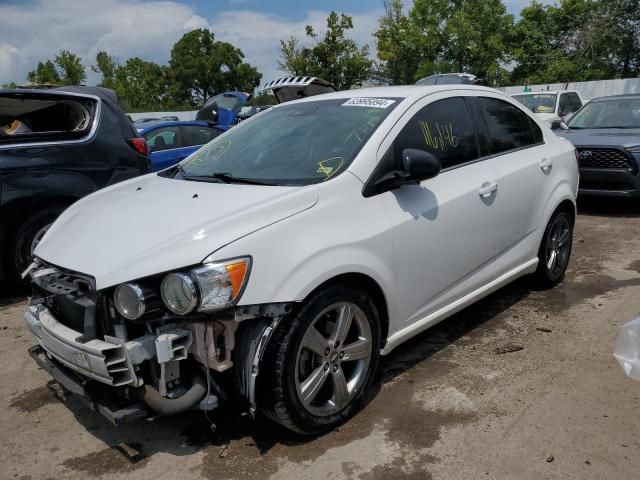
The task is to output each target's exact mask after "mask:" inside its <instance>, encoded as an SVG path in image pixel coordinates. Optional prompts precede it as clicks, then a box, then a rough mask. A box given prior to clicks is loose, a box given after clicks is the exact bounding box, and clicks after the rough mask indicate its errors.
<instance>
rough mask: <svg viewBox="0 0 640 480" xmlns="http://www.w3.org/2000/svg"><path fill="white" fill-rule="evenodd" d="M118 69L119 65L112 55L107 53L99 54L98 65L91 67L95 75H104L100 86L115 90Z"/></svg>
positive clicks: (97, 57) (97, 56)
mask: <svg viewBox="0 0 640 480" xmlns="http://www.w3.org/2000/svg"><path fill="white" fill-rule="evenodd" d="M118 67H119V65H118V63H117V62H116V60H115V59H114V58H113V57H112V56H111V55H109V54H108V53H107V52H105V51H100V52H98V53H97V54H96V64H95V65H92V66H91V70H93V71H94V72H95V73H100V74H102V81H101V82H100V83H99V84H98V86H100V87H105V88H112V89H115V88H116V71H117V69H118Z"/></svg>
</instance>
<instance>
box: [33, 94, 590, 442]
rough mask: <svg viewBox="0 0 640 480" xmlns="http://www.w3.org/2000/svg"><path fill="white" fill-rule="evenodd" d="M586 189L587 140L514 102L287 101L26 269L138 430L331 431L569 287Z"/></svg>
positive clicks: (41, 340) (418, 98)
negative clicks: (478, 325)
mask: <svg viewBox="0 0 640 480" xmlns="http://www.w3.org/2000/svg"><path fill="white" fill-rule="evenodd" d="M577 187H578V168H577V163H576V157H575V152H574V148H573V146H571V144H570V143H569V142H567V141H566V140H564V139H562V138H559V137H557V136H556V135H554V134H553V133H552V132H551V131H550V130H549V129H547V127H545V126H544V125H543V124H542V123H541V122H540V121H539V120H537V119H536V118H535V117H534V116H533V115H532V114H531V113H530V112H528V111H526V110H525V109H524V108H523V107H522V106H521V105H520V104H519V103H517V102H516V101H514V100H512V99H511V98H510V97H508V96H506V95H504V94H502V93H500V92H498V91H495V90H492V89H488V88H484V87H475V86H468V85H459V86H451V85H446V86H431V87H422V86H407V87H385V88H373V89H362V90H355V91H348V92H336V93H330V94H326V95H319V96H314V97H311V98H308V99H304V100H300V101H294V102H290V103H286V104H282V105H279V106H276V107H274V108H271V109H269V110H266V111H264V112H261V113H260V114H258V115H256V116H255V117H253V118H251V119H250V120H248V121H246V122H243V123H242V124H240V125H239V126H237V127H234V128H232V129H231V130H230V131H228V132H226V133H224V134H223V135H221V136H219V137H218V138H216V139H215V140H214V141H212V142H211V143H209V144H207V145H206V146H204V147H203V148H201V149H200V150H198V151H197V152H195V153H194V154H192V155H191V156H190V157H189V158H187V159H186V160H185V161H183V162H182V163H181V164H180V165H179V166H176V167H173V168H171V169H169V170H165V171H163V172H160V173H158V174H151V175H147V176H144V177H139V178H136V179H133V180H130V181H127V182H123V183H121V184H118V185H116V186H113V187H110V188H107V189H104V190H102V191H100V192H98V193H95V194H93V195H90V196H88V197H86V198H84V199H82V200H80V201H79V202H77V203H76V204H74V205H73V206H71V207H70V208H69V209H68V210H66V212H64V214H62V215H61V216H60V218H59V219H58V220H57V221H56V222H55V224H54V225H53V226H52V227H51V228H50V230H49V231H48V233H47V234H46V236H45V237H44V239H43V240H42V241H41V243H40V244H39V245H38V247H37V249H36V251H35V255H36V258H35V260H34V263H33V265H32V266H31V267H30V269H28V270H27V272H26V274H28V275H30V276H31V278H32V281H33V284H34V292H35V293H34V296H33V297H32V299H31V303H30V306H29V308H28V311H27V313H26V322H27V325H28V327H29V329H30V330H31V332H32V333H33V334H34V335H35V337H36V339H37V342H38V345H37V346H35V347H33V348H32V350H31V354H32V356H33V357H34V358H35V359H36V361H38V363H39V364H40V365H41V366H43V367H44V368H46V369H48V370H49V371H50V372H51V373H52V374H53V376H54V377H55V378H56V379H57V380H58V381H59V382H60V383H61V384H62V385H63V386H64V387H65V388H67V389H68V390H70V391H73V392H75V393H79V394H81V395H87V396H89V397H90V398H91V401H92V402H93V405H100V409H99V410H100V411H101V412H102V413H103V414H105V415H107V416H108V417H110V418H111V420H112V421H114V422H116V423H118V422H121V421H124V420H127V419H129V418H131V417H137V416H140V415H145V414H146V413H147V412H148V410H154V411H155V412H159V413H162V414H175V413H179V412H182V411H184V410H187V409H191V408H200V409H211V408H214V407H215V406H216V404H217V400H218V398H222V397H225V398H234V399H239V400H240V401H243V402H245V403H246V407H247V409H248V410H249V411H250V412H251V413H252V414H255V413H256V412H257V411H260V412H263V413H266V414H267V415H268V416H270V417H271V418H272V419H274V420H276V421H277V422H280V423H281V424H283V425H285V426H286V427H289V428H291V429H293V430H296V431H299V432H306V433H318V432H322V431H325V430H327V429H330V428H332V427H334V426H335V425H336V424H338V423H339V422H341V421H343V420H345V419H346V418H348V417H349V416H350V415H351V414H352V413H353V412H354V410H355V409H356V408H358V406H359V404H361V403H362V402H363V400H364V398H365V393H366V392H367V390H368V389H369V387H370V385H371V383H372V380H373V378H374V376H375V374H376V369H377V367H378V361H379V358H380V355H385V354H387V353H389V352H390V351H391V350H393V349H394V348H396V347H397V346H398V345H400V344H401V343H402V342H404V341H405V340H407V339H409V338H410V337H412V336H414V335H416V334H418V333H419V332H422V331H423V330H425V329H427V328H429V327H431V326H432V325H434V324H436V323H438V322H439V321H441V320H443V319H445V318H446V317H448V316H450V315H452V314H453V313H454V312H456V311H458V310H460V309H462V308H464V307H465V306H467V305H469V304H471V303H473V302H475V301H476V300H478V299H479V298H481V297H484V296H485V295H487V294H489V293H490V292H493V291H495V290H497V289H499V288H500V287H501V286H503V285H505V284H507V283H508V282H511V281H512V280H514V279H516V278H518V277H521V276H523V275H526V274H535V276H536V277H537V278H538V280H539V281H541V282H542V283H543V284H545V285H547V286H553V285H555V284H556V283H558V282H560V281H561V280H562V278H563V276H564V272H565V269H566V267H567V263H568V262H569V256H570V253H571V241H572V232H573V224H574V218H575V199H576V190H577ZM118 397H121V400H120V403H119V405H120V406H119V407H115V406H113V402H112V400H113V399H114V398H118ZM127 402H128V404H127ZM123 404H124V405H126V406H125V407H122V405H123Z"/></svg>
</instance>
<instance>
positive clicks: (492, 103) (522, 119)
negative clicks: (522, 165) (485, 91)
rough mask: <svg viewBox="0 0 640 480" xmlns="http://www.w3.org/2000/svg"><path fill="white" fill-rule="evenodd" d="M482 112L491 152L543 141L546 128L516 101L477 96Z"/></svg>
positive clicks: (488, 152)
mask: <svg viewBox="0 0 640 480" xmlns="http://www.w3.org/2000/svg"><path fill="white" fill-rule="evenodd" d="M476 109H477V111H478V115H480V118H481V119H482V120H483V121H484V124H485V126H486V130H487V135H486V137H487V138H486V149H487V152H485V153H486V154H488V155H496V154H499V153H503V152H508V151H510V150H517V149H519V148H523V147H528V146H530V145H535V144H537V143H540V142H541V141H542V131H541V130H540V128H539V127H538V126H537V125H536V124H535V123H534V122H533V121H531V119H530V118H529V116H528V115H527V114H526V113H524V112H523V111H522V110H520V109H519V108H518V107H516V106H515V105H512V104H511V103H509V102H505V101H504V100H499V99H497V98H489V97H478V98H477V99H476Z"/></svg>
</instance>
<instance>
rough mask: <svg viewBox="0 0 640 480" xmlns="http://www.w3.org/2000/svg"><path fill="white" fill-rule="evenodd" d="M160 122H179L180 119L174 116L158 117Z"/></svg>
mask: <svg viewBox="0 0 640 480" xmlns="http://www.w3.org/2000/svg"><path fill="white" fill-rule="evenodd" d="M160 120H164V121H166V122H179V121H180V119H179V118H178V117H176V116H175V115H164V116H162V117H160Z"/></svg>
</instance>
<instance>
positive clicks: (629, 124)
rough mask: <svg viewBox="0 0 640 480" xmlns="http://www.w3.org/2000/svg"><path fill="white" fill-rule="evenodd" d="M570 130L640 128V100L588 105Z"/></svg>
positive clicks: (569, 125)
mask: <svg viewBox="0 0 640 480" xmlns="http://www.w3.org/2000/svg"><path fill="white" fill-rule="evenodd" d="M568 127H569V128H640V98H638V99H628V98H626V99H616V100H603V101H596V102H591V103H587V104H586V105H585V106H584V107H582V109H581V110H580V111H578V113H576V114H575V116H574V117H573V118H572V119H571V121H570V122H569V124H568Z"/></svg>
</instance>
